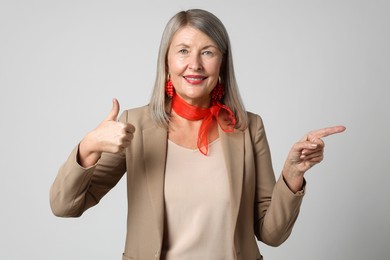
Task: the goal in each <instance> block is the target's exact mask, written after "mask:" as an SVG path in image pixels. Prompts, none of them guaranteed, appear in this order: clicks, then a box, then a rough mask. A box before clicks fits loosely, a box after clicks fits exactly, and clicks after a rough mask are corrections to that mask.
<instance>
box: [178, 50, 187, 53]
mask: <svg viewBox="0 0 390 260" xmlns="http://www.w3.org/2000/svg"><path fill="white" fill-rule="evenodd" d="M179 53H180V54H188V50H187V49H181V50H179Z"/></svg>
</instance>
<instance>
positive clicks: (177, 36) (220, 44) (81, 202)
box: [50, 10, 345, 260]
mask: <svg viewBox="0 0 390 260" xmlns="http://www.w3.org/2000/svg"><path fill="white" fill-rule="evenodd" d="M118 113H119V103H118V101H117V100H116V99H114V100H113V108H112V111H111V112H110V114H109V115H108V116H107V118H106V119H105V120H104V121H103V122H102V123H101V124H100V125H99V126H98V127H97V128H96V129H94V130H92V131H91V132H90V133H88V134H87V135H86V136H85V137H84V138H83V139H82V140H81V142H80V143H79V145H78V146H77V147H76V148H75V149H74V150H73V152H72V153H71V155H70V157H69V158H68V160H67V161H66V162H65V164H64V165H63V166H62V167H61V169H60V171H59V173H58V176H57V178H56V180H55V182H54V184H53V186H52V189H51V193H50V197H51V200H50V202H51V207H52V210H53V212H54V214H55V215H57V216H63V217H77V216H80V215H81V214H82V213H83V212H84V211H85V210H87V209H88V208H89V207H92V206H94V205H95V204H97V203H98V202H99V200H100V199H101V198H102V197H103V196H104V195H105V194H106V193H107V192H108V191H109V190H110V189H111V188H112V187H114V186H115V184H116V183H117V182H118V181H119V180H120V178H121V177H122V176H123V174H124V173H125V172H127V188H128V219H127V238H126V245H125V252H124V254H123V258H122V259H126V260H128V259H245V260H247V259H262V256H261V254H260V252H259V249H258V247H257V243H256V240H255V236H256V237H257V238H258V239H259V240H261V241H263V242H264V243H266V244H269V245H272V246H278V245H280V244H281V243H282V242H284V241H285V240H286V239H287V237H288V236H289V234H290V233H291V230H292V227H293V224H294V222H295V220H296V218H297V216H298V212H299V207H300V204H301V201H302V196H303V194H304V186H305V184H304V183H305V182H304V178H303V176H304V173H305V172H306V171H307V170H308V169H309V168H311V167H312V166H313V165H315V164H317V163H319V162H320V161H321V160H322V159H323V148H324V143H323V141H322V140H321V138H323V137H325V136H328V135H331V134H335V133H339V132H342V131H344V130H345V128H344V127H342V126H339V127H331V128H325V129H321V130H318V131H314V132H311V133H309V134H307V135H306V136H305V137H304V138H303V139H302V140H300V141H299V142H297V143H296V144H294V146H293V147H292V149H291V151H290V153H289V154H288V158H287V160H286V163H285V165H284V168H283V172H282V175H281V177H280V178H279V180H278V181H275V177H274V173H273V170H272V165H271V158H270V152H269V148H268V143H267V139H266V135H265V132H264V127H263V123H262V120H261V118H260V117H259V116H257V115H255V114H252V113H249V112H246V111H245V109H244V106H243V104H242V102H241V99H240V96H239V92H238V88H237V84H236V80H235V76H234V70H233V63H232V55H231V48H230V42H229V38H228V34H227V32H226V30H225V28H224V26H223V24H222V23H221V22H220V21H219V20H218V18H216V17H215V16H214V15H213V14H211V13H209V12H206V11H203V10H189V11H186V12H180V13H178V14H176V15H175V16H174V17H173V18H172V19H171V20H170V21H169V22H168V24H167V26H166V28H165V31H164V34H163V37H162V41H161V45H160V51H159V59H158V70H157V77H156V83H155V87H154V91H153V95H152V98H151V102H150V104H149V105H148V106H145V107H141V108H136V109H131V110H127V111H125V112H124V113H123V114H122V116H121V117H120V119H119V122H118V121H117V116H118Z"/></svg>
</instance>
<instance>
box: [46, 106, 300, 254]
mask: <svg viewBox="0 0 390 260" xmlns="http://www.w3.org/2000/svg"><path fill="white" fill-rule="evenodd" d="M248 117H249V127H248V128H247V129H246V130H244V131H240V130H235V131H234V132H233V133H225V132H223V131H221V130H220V132H219V134H220V138H221V144H222V147H223V151H224V156H225V161H226V164H227V165H226V166H227V171H228V175H229V176H228V179H229V183H230V185H229V189H230V196H231V206H232V211H231V214H232V215H231V219H232V220H233V221H232V223H231V225H232V228H231V230H233V231H234V234H233V236H234V248H232V250H233V252H234V255H235V257H236V259H243V260H252V259H253V260H254V259H262V256H261V254H260V252H259V249H258V246H257V243H256V239H255V236H256V237H257V238H258V239H259V240H260V241H263V242H264V243H266V244H269V245H272V246H278V245H280V244H281V243H282V242H284V241H285V240H286V239H287V237H288V236H289V235H290V233H291V230H292V227H293V224H294V222H295V220H296V218H297V216H298V212H299V208H300V204H301V201H302V196H303V193H304V192H303V191H302V192H299V193H297V194H294V193H292V192H291V191H290V190H289V189H288V187H287V186H286V184H285V182H284V180H283V178H280V179H279V180H278V181H277V182H276V181H275V176H274V173H273V170H272V164H271V157H270V151H269V147H268V142H267V139H266V134H265V131H264V127H263V123H262V120H261V118H260V117H259V116H257V115H254V114H252V113H248ZM120 120H121V121H123V122H129V123H131V124H133V125H134V126H135V129H136V131H135V133H134V139H133V141H132V143H131V146H130V147H129V148H127V149H126V151H125V153H123V154H108V153H105V154H103V155H102V157H101V159H100V160H99V161H98V162H97V164H96V165H94V166H92V167H89V168H83V167H81V166H80V165H79V164H78V163H77V152H78V147H76V148H75V149H74V150H73V151H72V153H71V154H70V156H69V158H68V159H67V161H66V162H65V163H64V164H63V165H62V167H61V168H60V170H59V173H58V175H57V177H56V179H55V181H54V183H53V185H52V187H51V190H50V204H51V208H52V210H53V213H54V214H55V215H56V216H61V217H78V216H80V215H81V214H82V213H83V212H84V211H85V210H87V209H88V208H90V207H92V206H94V205H96V204H97V203H98V202H99V201H100V199H101V198H102V197H103V196H104V195H105V194H106V193H107V192H108V191H109V190H110V189H111V188H113V187H114V186H115V185H116V183H117V182H118V181H119V180H120V179H121V177H122V176H123V174H124V173H125V172H127V195H128V217H127V237H126V244H125V250H124V253H123V256H122V260H129V259H133V260H150V259H159V258H160V254H161V247H162V242H163V241H162V240H163V232H164V192H163V187H164V170H165V162H166V154H167V130H166V129H164V128H161V127H158V126H156V125H155V124H154V123H153V122H152V121H151V119H150V116H149V111H148V107H147V106H145V107H142V108H136V109H132V110H128V111H125V112H124V113H123V114H122V116H121V118H120Z"/></svg>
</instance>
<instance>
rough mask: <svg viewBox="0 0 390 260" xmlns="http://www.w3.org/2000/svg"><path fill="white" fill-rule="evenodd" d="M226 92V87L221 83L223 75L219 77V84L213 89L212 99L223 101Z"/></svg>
mask: <svg viewBox="0 0 390 260" xmlns="http://www.w3.org/2000/svg"><path fill="white" fill-rule="evenodd" d="M224 94H225V88H224V87H223V84H222V83H221V77H219V79H218V83H217V85H216V86H215V87H214V89H213V91H211V99H212V100H214V101H221V99H222V97H223V95H224Z"/></svg>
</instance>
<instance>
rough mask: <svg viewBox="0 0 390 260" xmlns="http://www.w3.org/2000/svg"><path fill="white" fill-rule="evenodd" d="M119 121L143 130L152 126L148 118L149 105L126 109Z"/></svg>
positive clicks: (149, 117) (151, 121)
mask: <svg viewBox="0 0 390 260" xmlns="http://www.w3.org/2000/svg"><path fill="white" fill-rule="evenodd" d="M119 120H120V121H121V122H126V123H130V124H132V125H135V126H142V127H143V128H144V127H149V126H153V125H154V123H153V120H152V119H151V116H150V110H149V105H145V106H142V107H136V108H131V109H127V110H125V111H124V112H123V113H122V115H121V117H120V119H119Z"/></svg>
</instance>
